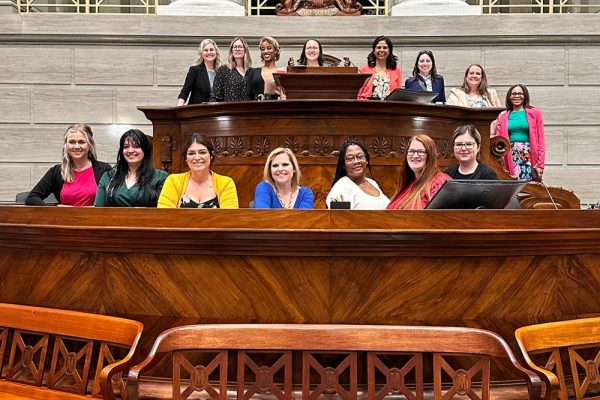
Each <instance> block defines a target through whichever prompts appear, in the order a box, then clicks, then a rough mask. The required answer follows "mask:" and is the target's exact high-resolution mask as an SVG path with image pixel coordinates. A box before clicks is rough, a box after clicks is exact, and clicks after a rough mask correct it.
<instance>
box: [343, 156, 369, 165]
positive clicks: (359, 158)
mask: <svg viewBox="0 0 600 400" xmlns="http://www.w3.org/2000/svg"><path fill="white" fill-rule="evenodd" d="M364 159H365V155H364V154H357V155H355V156H346V162H347V163H348V164H350V163H353V162H355V161H358V162H361V161H364Z"/></svg>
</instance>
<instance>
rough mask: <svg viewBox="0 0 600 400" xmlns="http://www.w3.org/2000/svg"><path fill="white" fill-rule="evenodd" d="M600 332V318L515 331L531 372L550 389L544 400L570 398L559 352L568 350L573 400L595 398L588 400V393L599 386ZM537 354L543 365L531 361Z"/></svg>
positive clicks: (532, 326) (542, 325)
mask: <svg viewBox="0 0 600 400" xmlns="http://www.w3.org/2000/svg"><path fill="white" fill-rule="evenodd" d="M599 332H600V318H585V319H575V320H571V321H561V322H552V323H545V324H538V325H531V326H525V327H521V328H519V329H517V331H516V332H515V335H516V338H517V343H518V345H519V348H520V349H521V352H522V354H523V358H524V359H525V361H526V362H527V364H528V365H529V367H530V368H531V369H533V370H535V371H537V372H538V373H539V374H540V376H541V377H542V378H543V379H544V381H545V383H546V386H547V387H548V388H550V390H549V391H548V393H547V394H546V397H545V398H546V399H547V400H554V399H556V398H560V399H561V400H568V398H569V396H568V389H567V384H566V381H565V371H564V369H563V365H564V364H565V363H564V362H563V360H562V359H561V353H560V349H561V348H566V349H567V354H568V358H569V364H570V367H571V368H570V371H569V374H570V376H571V377H572V383H573V386H572V390H573V392H574V394H575V398H576V399H577V400H582V399H596V398H598V397H597V396H588V392H589V391H590V389H591V386H592V385H596V384H598V383H599V374H598V368H599V366H600V336H599V335H598V333H599ZM586 351H587V352H586ZM539 354H542V355H544V357H543V360H545V362H544V363H542V364H540V363H539V362H535V361H534V360H533V356H534V355H539ZM582 376H583V379H582ZM596 394H597V393H596Z"/></svg>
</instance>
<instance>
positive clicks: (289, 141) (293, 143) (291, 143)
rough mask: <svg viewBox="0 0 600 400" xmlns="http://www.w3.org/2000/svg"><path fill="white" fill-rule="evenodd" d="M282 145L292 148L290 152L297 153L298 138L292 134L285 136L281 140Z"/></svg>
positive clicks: (298, 146)
mask: <svg viewBox="0 0 600 400" xmlns="http://www.w3.org/2000/svg"><path fill="white" fill-rule="evenodd" d="M282 146H283V147H287V148H288V149H290V150H292V152H294V153H297V152H298V149H299V148H300V144H299V143H298V140H297V139H296V138H295V137H294V136H288V137H287V138H285V139H284V140H283V143H282Z"/></svg>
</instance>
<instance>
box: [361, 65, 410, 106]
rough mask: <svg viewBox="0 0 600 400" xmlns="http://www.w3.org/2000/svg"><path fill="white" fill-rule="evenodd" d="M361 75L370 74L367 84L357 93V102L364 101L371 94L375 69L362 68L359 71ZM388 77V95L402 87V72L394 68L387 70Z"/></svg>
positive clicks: (366, 66)
mask: <svg viewBox="0 0 600 400" xmlns="http://www.w3.org/2000/svg"><path fill="white" fill-rule="evenodd" d="M359 71H360V73H361V74H371V79H369V80H368V82H367V83H365V85H364V86H363V87H361V88H360V90H359V91H358V96H356V98H357V99H359V100H366V99H367V98H368V97H370V96H371V95H372V94H373V80H374V79H375V67H369V66H368V65H365V66H364V67H360V69H359ZM387 72H388V77H389V78H390V93H391V92H392V91H393V90H394V89H396V88H401V87H402V72H401V71H400V68H398V67H396V69H388V70H387Z"/></svg>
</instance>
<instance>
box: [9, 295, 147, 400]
mask: <svg viewBox="0 0 600 400" xmlns="http://www.w3.org/2000/svg"><path fill="white" fill-rule="evenodd" d="M142 327H143V325H142V324H141V323H139V322H136V321H131V320H128V319H122V318H115V317H109V316H104V315H96V314H87V313H82V312H75V311H66V310H56V309H51V308H42V307H29V306H20V305H14V304H4V303H0V361H1V364H0V369H1V371H2V374H1V376H0V399H2V400H21V399H39V400H42V399H43V400H62V399H65V400H75V399H89V398H90V397H100V398H102V397H103V398H104V399H111V400H112V399H114V398H115V393H114V391H115V389H118V390H120V391H121V393H122V395H121V396H122V397H121V398H123V399H125V396H126V394H125V384H124V382H123V379H122V374H123V373H124V372H125V373H126V371H127V370H128V368H129V367H130V366H131V364H132V363H133V361H134V360H132V356H133V354H134V352H135V349H136V346H137V344H138V341H139V339H140V336H141V333H142ZM116 352H125V353H126V355H125V356H124V357H122V358H119V357H116V356H115V355H114V354H115V353H116ZM90 375H91V376H90ZM90 378H91V382H90V383H91V385H90V384H88V381H89V380H90ZM115 386H116V388H115Z"/></svg>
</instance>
